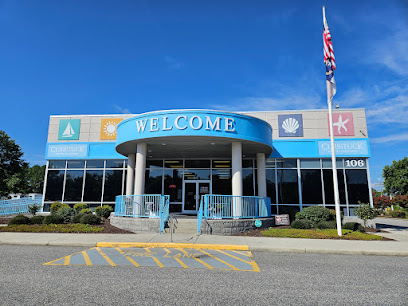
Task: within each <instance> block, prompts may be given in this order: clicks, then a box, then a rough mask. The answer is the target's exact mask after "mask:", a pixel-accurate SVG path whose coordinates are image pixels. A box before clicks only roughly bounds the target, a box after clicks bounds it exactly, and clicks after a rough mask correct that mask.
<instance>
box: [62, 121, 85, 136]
mask: <svg viewBox="0 0 408 306" xmlns="http://www.w3.org/2000/svg"><path fill="white" fill-rule="evenodd" d="M80 124H81V119H61V120H60V123H59V129H58V140H78V139H79V126H80Z"/></svg>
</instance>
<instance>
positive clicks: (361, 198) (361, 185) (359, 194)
mask: <svg viewBox="0 0 408 306" xmlns="http://www.w3.org/2000/svg"><path fill="white" fill-rule="evenodd" d="M346 181H347V193H348V200H349V204H358V202H361V203H368V202H369V201H370V199H369V194H368V181H367V171H366V170H346Z"/></svg>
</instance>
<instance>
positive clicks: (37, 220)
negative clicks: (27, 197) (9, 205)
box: [30, 216, 44, 224]
mask: <svg viewBox="0 0 408 306" xmlns="http://www.w3.org/2000/svg"><path fill="white" fill-rule="evenodd" d="M43 222H44V217H43V216H34V217H32V218H31V219H30V223H31V224H43Z"/></svg>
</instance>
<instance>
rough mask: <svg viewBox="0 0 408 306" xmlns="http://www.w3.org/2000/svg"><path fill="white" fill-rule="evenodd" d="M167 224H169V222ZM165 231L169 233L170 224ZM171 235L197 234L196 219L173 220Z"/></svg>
mask: <svg viewBox="0 0 408 306" xmlns="http://www.w3.org/2000/svg"><path fill="white" fill-rule="evenodd" d="M169 222H171V221H170V220H169ZM168 226H169V228H168V229H167V230H168V231H169V232H170V224H168ZM173 233H174V234H175V233H177V234H196V233H197V219H183V218H174V225H173Z"/></svg>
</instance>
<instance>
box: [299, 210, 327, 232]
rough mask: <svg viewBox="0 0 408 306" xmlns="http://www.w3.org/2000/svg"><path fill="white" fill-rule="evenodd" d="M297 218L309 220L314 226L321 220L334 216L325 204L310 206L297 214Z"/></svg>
mask: <svg viewBox="0 0 408 306" xmlns="http://www.w3.org/2000/svg"><path fill="white" fill-rule="evenodd" d="M295 217H296V220H309V221H311V222H312V227H314V226H315V225H316V223H318V222H320V221H329V220H330V218H331V217H332V214H331V213H330V210H329V209H327V208H325V207H323V206H309V207H306V208H305V209H303V210H302V211H300V212H298V213H297V214H296V216H295Z"/></svg>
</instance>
